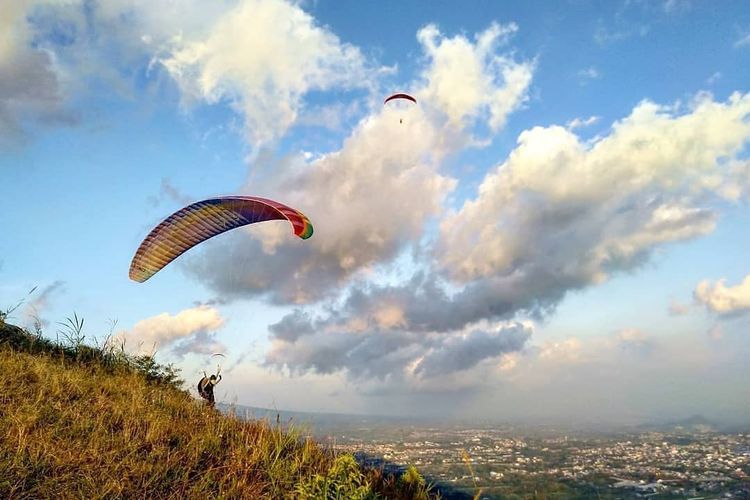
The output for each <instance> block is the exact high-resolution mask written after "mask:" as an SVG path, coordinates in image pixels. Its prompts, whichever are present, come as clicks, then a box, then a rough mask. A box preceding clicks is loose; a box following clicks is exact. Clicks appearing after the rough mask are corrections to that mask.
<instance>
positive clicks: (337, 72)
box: [160, 0, 368, 148]
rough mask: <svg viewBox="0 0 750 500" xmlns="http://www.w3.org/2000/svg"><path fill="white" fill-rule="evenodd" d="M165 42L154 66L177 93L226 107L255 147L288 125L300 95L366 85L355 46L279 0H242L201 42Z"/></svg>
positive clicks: (198, 38)
mask: <svg viewBox="0 0 750 500" xmlns="http://www.w3.org/2000/svg"><path fill="white" fill-rule="evenodd" d="M171 43H172V46H171V47H170V48H169V49H168V54H167V55H165V56H163V57H162V58H161V59H160V61H161V63H162V64H163V65H164V66H165V67H166V68H167V70H168V71H169V73H170V74H171V75H172V76H173V77H174V78H175V80H176V81H177V82H178V84H179V85H180V88H181V89H182V90H183V92H185V94H186V95H187V96H189V97H192V98H194V99H200V100H204V101H206V102H208V103H217V102H228V103H230V104H231V105H232V107H233V108H234V109H235V110H236V111H238V112H239V113H241V114H242V116H244V119H245V130H246V133H247V137H248V140H249V142H250V144H251V145H252V146H253V147H255V148H257V147H259V146H262V145H265V144H268V143H269V142H271V141H273V140H274V139H277V138H278V137H280V136H281V135H282V134H283V133H284V132H285V131H286V130H287V129H288V128H289V127H290V126H291V125H292V124H293V123H294V122H295V120H296V119H297V117H298V114H299V112H300V108H301V107H302V98H303V96H304V95H305V94H306V93H307V92H309V91H311V90H328V89H331V88H353V87H361V86H363V85H366V82H367V81H368V78H367V72H366V69H365V61H364V57H363V56H362V54H361V52H360V51H359V49H358V48H356V47H354V46H352V45H349V44H346V43H343V42H341V41H340V40H339V38H338V37H337V36H336V35H335V34H334V33H332V32H330V31H329V30H328V29H326V28H325V27H323V26H319V25H318V24H317V23H316V21H315V19H314V18H313V17H312V16H310V15H309V14H307V13H306V12H305V11H303V10H302V9H301V8H300V7H299V6H297V5H295V4H294V3H290V2H286V1H284V0H242V1H240V2H238V3H237V5H236V7H234V8H232V9H231V10H229V11H227V12H226V13H225V14H224V15H222V16H221V17H219V18H218V19H217V20H216V22H215V23H214V24H213V25H212V26H211V27H210V29H208V30H205V33H204V34H203V35H202V36H195V35H194V36H192V37H190V38H188V37H187V36H183V37H177V38H175V39H173V40H172V41H171Z"/></svg>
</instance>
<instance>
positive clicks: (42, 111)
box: [0, 0, 72, 146]
mask: <svg viewBox="0 0 750 500" xmlns="http://www.w3.org/2000/svg"><path fill="white" fill-rule="evenodd" d="M45 3H51V2H27V1H20V0H10V1H9V2H6V3H5V4H4V5H3V15H2V16H0V74H1V75H3V77H2V78H0V146H3V145H5V146H7V145H10V144H11V141H13V140H14V139H19V138H22V137H23V136H24V134H25V126H24V123H25V122H27V121H29V120H37V121H41V122H46V123H51V122H70V121H71V120H72V115H70V114H69V113H67V112H65V111H64V109H63V92H62V89H61V85H60V81H59V80H60V77H59V75H58V71H57V70H56V68H55V64H54V63H55V61H54V54H53V53H52V52H50V51H48V50H45V48H44V47H43V46H41V47H32V43H31V42H32V40H33V38H34V36H35V30H34V27H33V26H32V25H31V24H30V23H29V22H28V20H27V18H28V16H29V15H31V13H32V12H33V9H34V7H35V6H36V5H38V4H42V5H43V4H45Z"/></svg>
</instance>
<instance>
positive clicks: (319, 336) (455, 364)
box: [266, 316, 533, 386]
mask: <svg viewBox="0 0 750 500" xmlns="http://www.w3.org/2000/svg"><path fill="white" fill-rule="evenodd" d="M296 319H297V320H299V319H301V318H300V317H299V316H298V317H297V318H296ZM290 324H291V321H290V320H289V318H288V317H287V318H285V319H284V320H282V321H281V322H280V323H277V324H275V325H272V327H271V330H272V332H273V345H272V347H271V350H270V351H269V352H268V353H267V355H266V364H267V365H269V366H274V367H278V368H286V369H288V370H289V371H290V372H291V373H293V374H297V375H302V374H306V373H317V374H331V373H336V372H340V371H343V372H345V373H346V374H347V375H348V376H350V377H351V378H353V379H355V380H359V381H366V380H367V379H370V378H378V379H380V380H381V381H382V382H388V383H389V384H396V385H399V384H401V383H405V384H406V385H411V386H414V385H419V384H420V383H422V382H424V381H426V380H427V381H429V379H433V378H436V377H442V376H446V375H451V374H454V373H456V372H464V371H467V370H470V369H472V368H474V367H476V366H477V365H479V364H480V363H482V362H483V361H485V360H492V359H495V360H497V359H498V358H499V357H501V356H502V355H503V354H506V353H511V352H516V351H519V350H521V349H523V347H524V346H525V345H526V342H527V341H528V340H529V338H530V337H531V334H532V331H533V327H532V326H531V324H527V323H499V324H489V323H485V322H482V323H481V324H477V325H473V326H472V328H471V329H465V330H463V331H450V332H429V331H424V332H414V331H409V330H405V329H399V328H388V327H386V326H385V325H379V324H372V323H371V324H369V325H368V324H365V323H362V322H356V321H355V322H352V323H343V324H333V323H328V324H326V322H325V321H319V322H318V324H317V326H318V327H319V329H317V330H314V331H313V330H311V329H309V328H308V327H307V326H306V325H305V324H304V323H301V324H300V326H301V329H299V330H297V331H296V334H295V335H294V336H289V335H286V332H287V327H289V326H290Z"/></svg>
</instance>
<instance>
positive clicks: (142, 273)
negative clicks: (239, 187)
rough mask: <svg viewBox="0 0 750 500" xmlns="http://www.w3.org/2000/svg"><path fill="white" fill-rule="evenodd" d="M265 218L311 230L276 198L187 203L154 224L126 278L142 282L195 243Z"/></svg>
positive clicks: (299, 231) (302, 233)
mask: <svg viewBox="0 0 750 500" xmlns="http://www.w3.org/2000/svg"><path fill="white" fill-rule="evenodd" d="M269 220H288V221H289V222H290V223H291V225H292V228H293V230H294V234H296V235H297V236H299V237H300V238H302V239H307V238H309V237H310V236H312V234H313V226H312V224H311V223H310V220H309V219H308V218H307V217H306V216H305V215H304V214H303V213H302V212H300V211H298V210H295V209H293V208H291V207H288V206H286V205H284V204H282V203H279V202H277V201H273V200H269V199H266V198H257V197H254V196H225V197H221V198H211V199H208V200H203V201H199V202H196V203H193V204H192V205H188V206H187V207H185V208H182V209H180V210H178V211H177V212H175V213H173V214H172V215H170V216H169V217H167V218H166V219H165V220H164V221H163V222H162V223H161V224H159V225H158V226H156V227H155V228H154V229H153V230H152V231H151V232H150V233H149V235H148V236H146V239H144V240H143V242H142V243H141V245H140V246H139V247H138V250H137V251H136V252H135V256H134V257H133V261H132V262H131V263H130V273H129V276H130V279H132V280H133V281H137V282H139V283H142V282H144V281H146V280H147V279H149V278H150V277H151V276H153V275H154V274H156V273H157V272H159V270H161V269H162V268H163V267H164V266H166V265H167V264H169V263H170V262H172V261H173V260H174V259H176V258H177V257H179V256H180V255H182V254H183V253H184V252H186V251H188V250H189V249H191V248H192V247H194V246H195V245H197V244H199V243H201V242H202V241H205V240H207V239H209V238H212V237H214V236H216V235H218V234H221V233H223V232H225V231H229V230H232V229H235V228H238V227H241V226H245V225H247V224H254V223H256V222H263V221H269Z"/></svg>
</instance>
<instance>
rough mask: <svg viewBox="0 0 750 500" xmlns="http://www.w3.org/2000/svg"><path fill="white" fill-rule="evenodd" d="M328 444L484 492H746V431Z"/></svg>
mask: <svg viewBox="0 0 750 500" xmlns="http://www.w3.org/2000/svg"><path fill="white" fill-rule="evenodd" d="M335 448H336V449H337V450H339V451H350V452H355V453H357V455H358V456H360V457H362V459H363V460H365V461H367V460H369V461H371V462H373V463H379V464H382V465H384V466H385V467H386V468H391V469H393V470H398V469H399V468H400V467H403V466H405V465H415V466H416V467H417V468H418V469H419V470H420V471H421V472H422V473H423V474H424V475H425V476H427V477H429V478H430V479H432V480H433V481H436V482H437V483H439V484H448V485H456V486H458V487H465V488H469V489H471V488H474V489H479V488H481V489H482V490H483V491H484V492H485V493H487V494H488V495H489V496H487V498H491V497H492V495H491V492H492V491H499V490H498V488H501V489H502V488H505V489H504V490H503V491H507V487H508V485H512V484H516V485H518V484H524V483H526V484H532V483H533V484H537V483H538V484H551V482H553V483H554V482H561V483H564V484H566V485H569V486H570V487H573V488H577V487H581V488H584V487H588V488H595V489H596V491H600V490H602V491H609V492H617V494H624V495H625V496H626V497H627V496H634V497H638V496H649V495H653V494H656V493H670V494H672V495H678V496H684V497H685V498H689V497H700V496H702V495H704V494H710V495H711V496H710V497H711V498H716V495H719V496H723V497H725V498H750V434H719V433H713V432H698V433H688V432H684V431H678V432H647V433H638V434H632V435H617V436H597V437H580V436H578V437H575V438H573V437H570V438H568V437H565V436H556V437H542V436H530V437H518V436H513V435H509V433H508V430H507V429H506V430H493V429H445V428H434V429H427V428H424V429H418V428H413V429H409V430H408V431H406V430H402V431H401V433H400V436H399V435H397V434H393V433H391V435H390V436H388V437H378V436H377V433H374V432H370V433H367V432H364V433H362V432H360V433H350V434H341V435H339V436H337V439H336V445H335Z"/></svg>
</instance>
